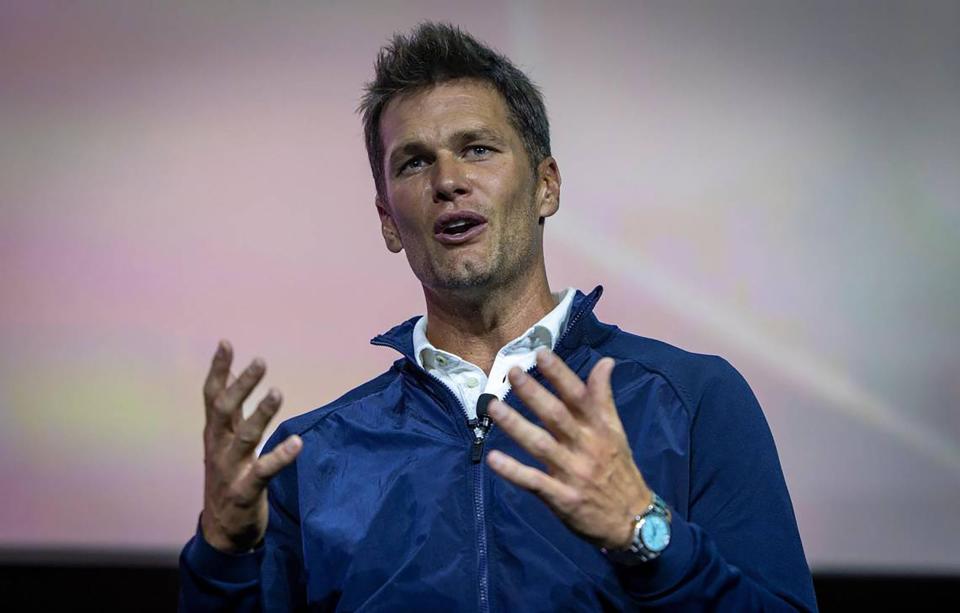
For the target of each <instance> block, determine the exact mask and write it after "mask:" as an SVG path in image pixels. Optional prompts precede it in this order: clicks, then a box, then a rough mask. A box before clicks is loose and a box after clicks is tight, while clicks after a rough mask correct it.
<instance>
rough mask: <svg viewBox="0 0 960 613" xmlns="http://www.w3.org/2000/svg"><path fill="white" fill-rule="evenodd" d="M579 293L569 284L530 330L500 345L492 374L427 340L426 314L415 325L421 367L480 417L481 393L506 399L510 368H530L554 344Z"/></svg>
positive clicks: (471, 413) (471, 414)
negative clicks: (551, 308)
mask: <svg viewBox="0 0 960 613" xmlns="http://www.w3.org/2000/svg"><path fill="white" fill-rule="evenodd" d="M575 293H576V292H575V291H574V289H573V288H572V287H568V288H567V289H565V290H563V292H560V293H559V294H553V297H554V299H555V300H557V302H558V303H557V306H556V307H554V308H553V310H552V311H550V312H549V313H547V314H546V315H545V316H544V317H543V319H541V320H540V321H538V322H537V323H535V324H534V325H533V327H531V328H530V329H529V330H527V331H526V332H524V333H523V334H521V335H520V336H518V337H517V338H515V339H513V340H512V341H510V342H509V343H507V344H506V345H504V346H503V347H501V348H500V351H498V352H497V356H496V358H494V360H493V366H492V367H491V368H490V376H489V377H487V375H486V374H485V373H484V372H483V370H481V369H480V367H479V366H477V365H476V364H473V363H472V362H468V361H467V360H464V359H463V358H461V357H459V356H456V355H454V354H452V353H449V352H447V351H443V350H442V349H437V348H436V347H434V346H433V345H432V344H431V343H430V341H429V340H427V316H426V315H424V316H423V317H421V318H420V319H419V320H418V321H417V323H416V325H414V327H413V354H414V355H415V356H416V358H417V363H418V364H419V365H420V367H421V368H423V369H424V370H425V371H427V372H428V373H430V374H431V375H432V376H433V377H435V378H436V379H438V380H439V381H440V382H441V383H443V384H444V385H446V386H447V387H448V388H450V390H451V391H452V392H453V394H454V395H455V396H456V397H457V398H458V399H459V400H460V402H461V403H462V405H463V407H464V409H465V410H466V413H467V417H468V419H476V417H477V400H478V399H479V398H480V394H493V395H494V396H496V397H497V398H499V399H500V400H503V398H504V396H506V395H507V392H508V391H509V390H510V382H509V381H508V380H507V373H508V372H510V369H511V368H513V367H514V366H517V367H519V368H520V369H521V370H530V369H531V368H532V367H533V366H534V364H535V363H536V351H537V349H539V348H540V347H548V348H550V349H553V348H554V346H555V344H556V342H557V339H558V338H559V336H560V334H561V333H562V332H563V329H564V328H565V327H566V325H567V319H568V318H569V317H570V306H571V305H572V304H573V296H574V294H575Z"/></svg>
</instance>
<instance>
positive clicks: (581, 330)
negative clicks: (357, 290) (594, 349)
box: [370, 285, 603, 364]
mask: <svg viewBox="0 0 960 613" xmlns="http://www.w3.org/2000/svg"><path fill="white" fill-rule="evenodd" d="M602 294H603V286H602V285H598V286H596V287H595V288H593V291H592V292H590V293H589V294H584V293H583V292H581V291H580V290H577V293H576V294H575V295H574V297H573V304H572V305H571V307H570V317H569V318H568V319H567V326H566V328H565V329H564V330H563V332H561V333H560V338H559V339H557V345H556V350H557V351H558V352H559V351H561V350H562V349H563V348H572V347H576V346H577V345H579V344H581V342H582V341H583V340H589V339H590V336H591V335H590V332H591V330H590V329H592V328H595V326H596V324H597V323H599V322H597V318H596V316H594V315H593V307H594V306H596V304H597V301H598V300H600V296H601V295H602ZM421 317H422V315H417V316H416V317H411V318H410V319H408V320H406V321H405V322H403V323H400V324H397V325H396V326H394V327H392V328H390V329H389V330H387V331H386V332H384V333H383V334H378V335H377V336H375V337H373V338H372V339H370V344H371V345H382V346H384V347H392V348H393V349H396V350H397V351H399V352H400V353H401V354H403V357H405V358H407V360H409V361H410V362H412V363H413V364H417V358H416V356H414V355H413V327H414V326H415V325H416V323H417V320H418V319H420V318H421ZM588 328H590V329H588Z"/></svg>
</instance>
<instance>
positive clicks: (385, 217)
mask: <svg viewBox="0 0 960 613" xmlns="http://www.w3.org/2000/svg"><path fill="white" fill-rule="evenodd" d="M374 204H375V205H376V207H377V214H378V215H380V232H381V233H382V234H383V242H384V243H386V245H387V249H389V250H390V251H391V252H393V253H400V252H401V251H403V243H402V242H400V232H398V231H397V224H396V223H394V221H393V217H391V215H390V211H389V209H387V205H386V204H384V202H383V200H381V199H380V196H377V197H376V198H375V199H374Z"/></svg>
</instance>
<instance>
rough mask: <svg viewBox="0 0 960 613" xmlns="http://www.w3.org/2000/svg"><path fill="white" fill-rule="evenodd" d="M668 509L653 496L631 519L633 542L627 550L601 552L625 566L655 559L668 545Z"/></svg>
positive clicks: (661, 500) (658, 498)
mask: <svg viewBox="0 0 960 613" xmlns="http://www.w3.org/2000/svg"><path fill="white" fill-rule="evenodd" d="M670 518H671V514H670V508H669V507H667V503H665V502H664V501H663V498H660V496H657V495H656V494H653V502H651V503H650V506H648V507H647V508H646V510H644V511H643V512H642V513H640V514H639V515H637V516H636V517H634V518H633V541H632V542H631V543H630V547H628V548H627V549H619V550H609V549H604V550H603V552H604V553H605V554H607V557H608V558H610V559H611V560H613V561H614V562H618V563H620V564H626V565H636V564H640V563H643V562H649V561H650V560H653V559H655V558H656V557H657V556H659V555H660V554H661V553H663V550H664V549H666V548H667V545H669V544H670Z"/></svg>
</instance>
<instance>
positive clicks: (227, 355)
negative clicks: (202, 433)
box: [203, 340, 233, 421]
mask: <svg viewBox="0 0 960 613" xmlns="http://www.w3.org/2000/svg"><path fill="white" fill-rule="evenodd" d="M231 361H233V347H231V346H230V342H229V341H227V340H222V341H220V343H219V344H218V345H217V350H216V352H215V353H214V354H213V362H212V363H211V364H210V370H209V371H208V372H207V378H206V380H205V381H204V383H203V399H204V401H205V402H204V404H205V405H206V409H207V420H208V421H211V419H213V420H216V419H217V418H218V417H221V416H220V415H219V414H218V413H217V412H216V411H214V409H213V402H214V400H215V399H216V398H217V396H219V395H220V394H221V393H222V392H223V390H224V389H225V388H226V385H227V379H228V377H229V376H230V362H231Z"/></svg>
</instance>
